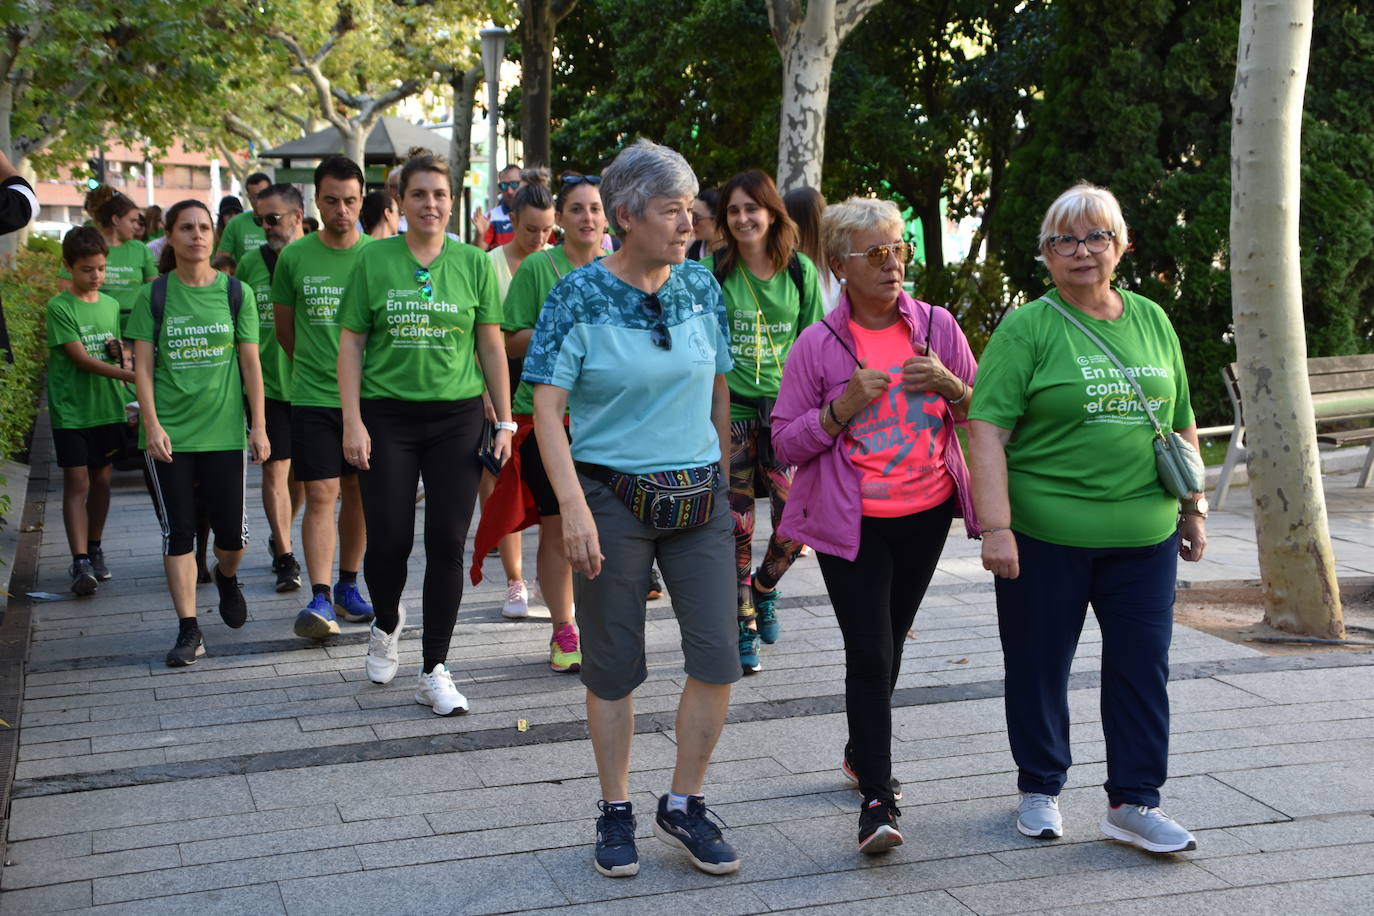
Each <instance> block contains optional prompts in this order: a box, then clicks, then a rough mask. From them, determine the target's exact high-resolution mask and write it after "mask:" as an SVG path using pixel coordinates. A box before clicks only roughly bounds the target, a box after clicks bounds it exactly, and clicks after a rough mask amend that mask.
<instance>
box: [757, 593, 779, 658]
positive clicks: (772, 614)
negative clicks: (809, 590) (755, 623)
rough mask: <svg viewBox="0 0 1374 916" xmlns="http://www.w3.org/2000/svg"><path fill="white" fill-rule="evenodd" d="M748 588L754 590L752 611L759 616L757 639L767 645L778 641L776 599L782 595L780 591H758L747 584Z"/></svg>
mask: <svg viewBox="0 0 1374 916" xmlns="http://www.w3.org/2000/svg"><path fill="white" fill-rule="evenodd" d="M749 590H750V591H753V592H754V609H755V610H754V613H755V614H756V615H757V616H758V618H759V639H761V640H763V641H764V642H765V643H767V644H768V645H770V646H771V645H772V644H773V643H775V642H777V641H778V599H779V598H781V597H782V592H781V591H779V590H778V589H776V588H775V589H773V590H772V591H771V592H760V591H757V590H755V589H754V586H752V585H751V586H749Z"/></svg>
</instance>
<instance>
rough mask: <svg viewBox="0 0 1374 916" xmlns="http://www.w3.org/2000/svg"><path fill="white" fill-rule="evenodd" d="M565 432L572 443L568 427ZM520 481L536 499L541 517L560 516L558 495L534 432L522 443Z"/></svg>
mask: <svg viewBox="0 0 1374 916" xmlns="http://www.w3.org/2000/svg"><path fill="white" fill-rule="evenodd" d="M563 432H564V433H566V434H567V435H568V441H569V442H571V441H572V434H571V433H569V432H568V428H567V427H566V426H565V427H563ZM520 479H521V480H523V481H524V482H525V486H527V487H529V488H530V495H531V496H533V497H534V508H535V509H537V510H538V511H539V514H540V515H548V516H554V515H559V514H560V513H559V511H558V494H557V493H555V492H554V491H553V484H552V483H550V482H549V473H548V471H546V470H545V469H544V458H543V456H542V455H540V454H539V439H538V437H537V436H536V435H535V434H534V431H533V430H530V434H529V435H528V436H526V437H525V441H524V442H521V443H520Z"/></svg>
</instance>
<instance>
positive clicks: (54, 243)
mask: <svg viewBox="0 0 1374 916" xmlns="http://www.w3.org/2000/svg"><path fill="white" fill-rule="evenodd" d="M29 251H36V252H38V253H39V254H43V255H47V256H48V257H50V258H52V259H53V260H54V261H59V260H61V259H62V243H61V242H59V241H58V240H57V239H54V238H49V237H48V236H46V235H39V234H38V233H36V232H35V233H33V234H31V235H30V236H29Z"/></svg>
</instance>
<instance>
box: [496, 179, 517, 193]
mask: <svg viewBox="0 0 1374 916" xmlns="http://www.w3.org/2000/svg"><path fill="white" fill-rule="evenodd" d="M496 186H497V187H498V188H500V189H501V190H502V191H514V190H515V189H516V188H518V187H520V182H518V181H498V182H497V183H496Z"/></svg>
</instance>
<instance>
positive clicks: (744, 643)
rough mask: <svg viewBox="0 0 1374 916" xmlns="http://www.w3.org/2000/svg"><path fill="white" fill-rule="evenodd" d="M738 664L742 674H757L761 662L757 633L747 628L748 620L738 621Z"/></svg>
mask: <svg viewBox="0 0 1374 916" xmlns="http://www.w3.org/2000/svg"><path fill="white" fill-rule="evenodd" d="M739 665H740V668H741V669H742V670H743V672H744V674H746V675H748V674H757V673H758V672H759V671H760V670H761V669H762V668H763V664H762V663H761V662H760V661H759V634H758V632H757V631H756V630H752V629H750V628H749V621H748V620H747V619H744V618H740V621H739Z"/></svg>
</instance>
